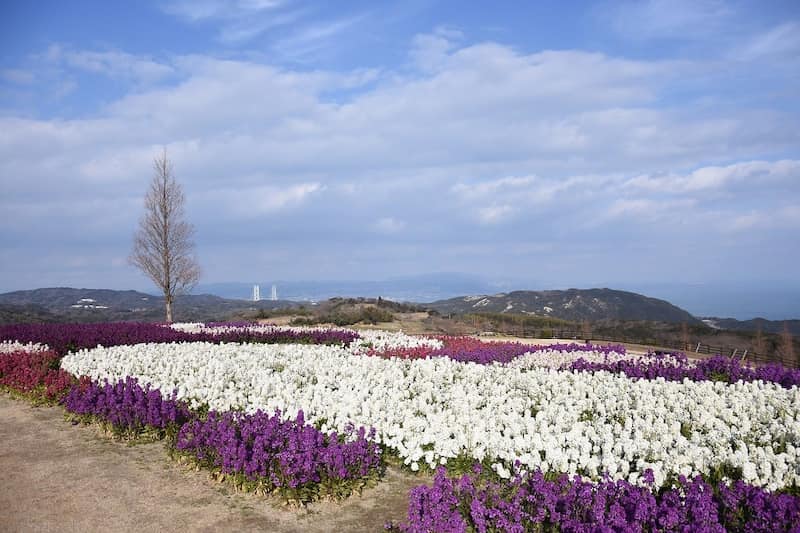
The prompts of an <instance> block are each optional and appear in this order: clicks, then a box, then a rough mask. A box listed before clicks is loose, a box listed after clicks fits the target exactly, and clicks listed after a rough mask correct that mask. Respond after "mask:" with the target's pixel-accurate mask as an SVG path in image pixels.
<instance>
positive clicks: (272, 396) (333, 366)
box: [0, 324, 800, 531]
mask: <svg viewBox="0 0 800 533" xmlns="http://www.w3.org/2000/svg"><path fill="white" fill-rule="evenodd" d="M0 341H1V342H2V344H0V347H2V351H0V386H3V387H5V388H7V389H12V390H19V391H23V392H25V393H26V394H29V395H30V394H35V393H36V392H37V391H39V393H40V394H41V395H43V396H44V397H45V399H50V400H58V401H59V402H60V403H61V404H62V405H64V406H65V408H66V409H67V411H68V412H70V413H72V416H74V417H78V418H79V419H81V420H84V421H94V422H100V423H104V424H108V425H109V426H110V427H112V428H114V429H116V430H117V431H119V432H122V433H127V434H135V433H136V432H142V431H150V432H156V433H158V434H159V435H161V436H166V438H168V439H171V442H172V449H173V451H174V454H175V455H176V456H178V457H181V458H182V459H184V460H189V461H192V462H194V463H195V464H198V465H200V466H203V467H206V468H209V469H211V470H212V471H214V472H217V473H219V475H221V476H223V477H228V478H229V479H231V480H232V481H234V483H236V484H237V486H241V487H243V488H249V489H250V490H257V491H260V492H265V493H278V494H280V495H282V496H284V497H285V498H287V499H294V500H297V501H311V500H314V499H318V498H320V497H334V498H338V497H345V496H347V495H349V494H351V493H352V492H355V491H358V490H360V488H361V487H363V486H365V485H367V484H369V483H374V482H376V481H377V480H378V479H379V478H380V476H381V473H382V470H383V468H384V465H385V463H386V461H391V460H393V459H392V458H393V457H396V458H398V460H399V462H402V464H403V465H405V467H407V468H409V469H410V470H413V471H416V470H420V469H422V470H429V471H435V472H436V476H435V479H434V483H433V485H431V486H425V485H423V486H420V487H418V488H417V489H414V491H412V493H411V494H410V503H409V512H408V520H407V521H406V522H404V523H402V524H395V525H389V526H387V527H391V528H396V529H400V530H406V531H498V530H499V531H506V530H509V531H529V530H538V529H537V528H541V527H545V528H549V527H554V528H556V529H560V530H564V531H581V530H589V529H592V530H594V529H593V528H598V530H609V531H612V530H647V531H652V530H659V531H660V530H664V531H667V530H678V529H681V530H687V528H688V530H708V531H722V530H725V529H729V530H748V531H775V530H792V528H794V530H798V529H797V528H798V524H800V498H798V496H797V494H798V486H800V387H799V386H798V384H800V372H798V371H797V370H792V369H787V368H783V367H779V366H767V367H758V368H755V367H749V366H745V365H742V364H740V363H739V362H737V361H735V360H730V359H728V358H723V357H717V358H711V359H709V360H705V361H697V362H694V361H691V360H689V359H688V358H686V356H685V355H683V354H647V355H632V354H627V353H626V352H625V349H624V347H622V346H602V347H601V346H592V345H589V344H562V345H553V346H531V345H525V344H520V343H508V342H506V343H491V342H488V343H486V342H481V341H479V340H476V339H472V338H448V337H412V336H408V335H404V334H402V333H390V332H380V331H359V332H356V331H353V330H345V329H327V328H281V327H276V326H260V325H253V324H176V325H173V326H171V327H166V326H161V325H141V324H139V325H120V324H109V325H92V326H76V325H72V326H67V325H62V326H55V325H53V326H46V325H43V326H10V327H5V328H0ZM31 343H32V344H31ZM54 362H55V364H54ZM59 366H60V368H59ZM79 377H80V378H81V379H80V380H79V379H78V378H79ZM37 380H38V381H37ZM54 382H55V383H57V386H53V383H54ZM48 391H49V392H48Z"/></svg>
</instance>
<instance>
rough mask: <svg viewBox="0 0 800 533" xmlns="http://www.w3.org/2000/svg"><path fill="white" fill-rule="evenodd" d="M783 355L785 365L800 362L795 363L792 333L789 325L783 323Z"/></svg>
mask: <svg viewBox="0 0 800 533" xmlns="http://www.w3.org/2000/svg"><path fill="white" fill-rule="evenodd" d="M781 355H783V361H784V363H789V364H797V363H798V362H800V361H795V358H794V339H792V332H791V331H789V324H788V323H787V322H784V323H783V332H782V333H781Z"/></svg>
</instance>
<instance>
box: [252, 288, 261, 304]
mask: <svg viewBox="0 0 800 533" xmlns="http://www.w3.org/2000/svg"><path fill="white" fill-rule="evenodd" d="M259 300H261V287H259V286H258V285H257V284H256V285H253V301H254V302H257V301H259Z"/></svg>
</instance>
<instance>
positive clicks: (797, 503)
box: [387, 467, 800, 533]
mask: <svg viewBox="0 0 800 533" xmlns="http://www.w3.org/2000/svg"><path fill="white" fill-rule="evenodd" d="M479 474H480V467H477V473H476V475H475V476H468V475H465V476H463V477H461V478H460V479H458V480H456V479H451V478H448V477H447V476H446V474H445V470H444V469H443V468H440V469H439V470H437V472H436V476H435V479H434V482H433V485H432V486H430V487H429V486H427V485H423V486H420V487H416V488H414V489H412V490H411V492H410V494H409V508H408V519H407V521H406V522H404V523H401V524H398V525H392V524H387V529H393V530H396V531H404V532H410V533H428V532H432V531H435V532H437V533H451V532H452V533H456V532H458V533H462V532H468V531H478V532H480V533H483V532H486V531H505V532H511V533H515V532H519V533H522V532H525V531H563V532H567V531H575V532H578V531H687V532H688V531H691V532H724V531H753V532H755V531H763V532H775V531H794V532H797V531H800V498H798V497H795V496H791V495H788V494H773V493H769V492H767V491H764V490H762V489H759V488H756V487H751V486H748V485H745V484H744V483H742V482H736V483H733V484H732V485H726V484H723V483H721V484H719V485H717V486H713V485H711V484H709V483H707V482H705V481H704V480H703V479H702V478H700V477H697V478H694V479H686V478H684V477H680V478H679V479H678V481H677V483H676V485H675V486H674V487H673V488H670V489H663V490H662V491H660V492H658V493H655V492H653V491H652V490H651V489H650V488H649V487H641V486H636V485H632V484H630V483H628V482H626V481H622V480H620V481H616V482H612V481H604V482H600V483H592V482H589V481H583V480H581V478H580V477H579V476H575V478H573V479H570V478H569V477H568V476H567V475H561V476H559V477H558V478H557V479H554V480H548V479H546V478H545V476H544V475H543V474H542V473H541V472H534V473H532V474H530V475H525V476H523V475H518V476H516V477H514V478H513V479H512V480H510V481H508V482H502V483H496V482H491V481H489V482H483V481H481V476H480V475H479ZM646 476H649V480H647V481H650V482H651V483H652V472H649V471H648V472H646Z"/></svg>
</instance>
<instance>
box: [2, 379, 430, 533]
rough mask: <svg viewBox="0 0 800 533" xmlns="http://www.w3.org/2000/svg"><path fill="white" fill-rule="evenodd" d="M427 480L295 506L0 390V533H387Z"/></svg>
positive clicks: (393, 482)
mask: <svg viewBox="0 0 800 533" xmlns="http://www.w3.org/2000/svg"><path fill="white" fill-rule="evenodd" d="M426 481H427V479H426V478H424V477H417V476H412V475H410V474H407V473H404V472H400V471H398V470H396V469H389V471H388V472H387V475H386V478H385V479H384V480H383V481H382V482H381V483H379V484H378V485H377V486H376V487H374V488H372V489H369V490H367V491H365V492H364V493H363V494H362V495H361V496H353V497H351V498H349V499H348V500H346V501H345V502H342V503H318V504H313V505H311V506H309V507H308V508H307V509H304V510H296V509H295V510H293V509H287V508H284V507H280V506H279V505H278V504H276V502H275V501H274V500H271V499H267V498H264V497H259V496H254V495H251V494H242V493H236V492H234V491H232V490H231V488H230V487H229V486H227V485H225V484H220V483H216V482H213V481H211V480H210V479H209V478H208V475H207V474H206V473H204V472H197V471H193V470H187V469H186V468H185V467H182V466H180V465H178V464H177V463H174V462H172V461H171V460H170V459H169V458H168V457H167V454H166V450H164V445H163V444H162V443H151V444H140V445H135V446H128V445H126V444H125V443H120V442H115V441H112V440H110V439H109V438H107V437H105V436H103V435H100V434H98V431H97V430H96V429H95V428H92V427H83V426H73V425H72V424H70V423H69V422H66V421H65V420H64V418H63V411H62V410H61V409H59V408H35V407H31V406H30V405H28V404H27V403H25V402H23V401H19V400H14V399H12V398H10V397H9V396H8V395H6V394H3V393H0V531H9V532H11V531H14V532H24V531H270V532H277V533H283V532H294V531H302V532H305V533H316V532H329V531H341V532H350V531H354V532H359V531H381V530H383V524H384V523H385V522H386V520H390V519H392V520H400V519H402V518H404V517H405V513H406V506H407V494H408V490H409V489H410V488H411V487H413V486H415V485H419V484H421V483H424V482H426Z"/></svg>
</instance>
